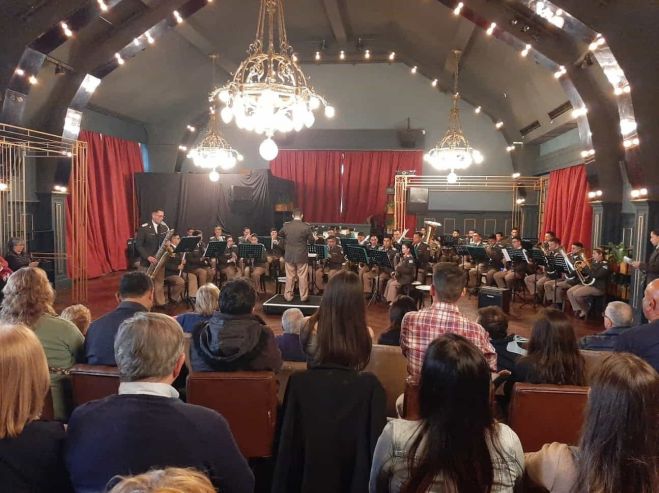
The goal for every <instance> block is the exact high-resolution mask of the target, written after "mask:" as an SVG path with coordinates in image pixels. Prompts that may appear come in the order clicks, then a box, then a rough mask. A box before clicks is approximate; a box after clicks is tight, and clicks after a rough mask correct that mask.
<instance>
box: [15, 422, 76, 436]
mask: <svg viewBox="0 0 659 493" xmlns="http://www.w3.org/2000/svg"><path fill="white" fill-rule="evenodd" d="M26 432H28V433H33V434H35V435H37V436H39V437H42V438H44V439H45V438H50V439H53V440H63V439H64V438H65V437H66V430H65V428H64V425H63V424H62V423H60V422H59V421H41V420H37V421H32V422H30V423H29V424H28V425H27V426H26V427H25V429H24V430H23V433H26Z"/></svg>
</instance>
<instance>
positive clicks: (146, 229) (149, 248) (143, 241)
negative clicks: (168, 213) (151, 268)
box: [135, 221, 168, 267]
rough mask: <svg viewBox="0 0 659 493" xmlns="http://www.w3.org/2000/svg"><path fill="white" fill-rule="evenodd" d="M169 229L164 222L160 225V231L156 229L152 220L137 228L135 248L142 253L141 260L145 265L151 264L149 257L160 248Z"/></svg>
mask: <svg viewBox="0 0 659 493" xmlns="http://www.w3.org/2000/svg"><path fill="white" fill-rule="evenodd" d="M167 231H168V230H167V226H166V225H165V224H163V223H160V224H159V225H158V231H156V230H155V229H153V223H152V222H151V221H149V222H148V223H144V224H142V226H140V229H138V230H137V235H136V236H135V248H136V249H137V253H139V254H140V262H141V263H142V265H143V266H144V267H147V266H148V265H149V261H148V260H147V258H149V257H152V256H154V255H155V254H156V252H157V251H158V248H160V244H161V243H162V241H163V240H164V239H165V235H166V234H167Z"/></svg>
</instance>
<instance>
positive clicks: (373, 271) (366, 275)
mask: <svg viewBox="0 0 659 493" xmlns="http://www.w3.org/2000/svg"><path fill="white" fill-rule="evenodd" d="M366 250H382V247H381V246H380V245H379V244H378V237H377V236H375V235H372V236H370V237H369V238H368V243H367V244H366ZM379 274H380V268H379V267H378V266H377V265H375V264H372V265H363V266H360V269H359V278H360V279H361V280H362V286H364V293H371V292H373V281H374V280H375V278H376V277H377V276H378V275H379Z"/></svg>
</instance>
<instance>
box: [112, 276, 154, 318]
mask: <svg viewBox="0 0 659 493" xmlns="http://www.w3.org/2000/svg"><path fill="white" fill-rule="evenodd" d="M117 295H118V297H119V299H120V300H121V301H133V302H135V303H140V304H141V305H144V306H145V307H146V308H147V310H150V309H151V307H152V306H153V281H152V280H151V278H150V277H149V276H147V275H146V274H145V273H144V272H127V273H126V274H124V275H123V276H121V281H119V292H118V293H117Z"/></svg>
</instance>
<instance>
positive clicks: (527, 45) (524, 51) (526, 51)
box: [520, 43, 531, 58]
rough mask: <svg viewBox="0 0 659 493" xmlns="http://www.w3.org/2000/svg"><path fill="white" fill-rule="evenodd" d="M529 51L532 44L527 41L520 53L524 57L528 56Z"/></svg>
mask: <svg viewBox="0 0 659 493" xmlns="http://www.w3.org/2000/svg"><path fill="white" fill-rule="evenodd" d="M529 51H531V45H530V44H528V43H527V44H526V46H525V47H524V49H523V50H522V52H521V53H520V55H522V58H526V56H527V55H528V54H529Z"/></svg>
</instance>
